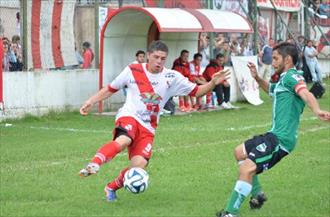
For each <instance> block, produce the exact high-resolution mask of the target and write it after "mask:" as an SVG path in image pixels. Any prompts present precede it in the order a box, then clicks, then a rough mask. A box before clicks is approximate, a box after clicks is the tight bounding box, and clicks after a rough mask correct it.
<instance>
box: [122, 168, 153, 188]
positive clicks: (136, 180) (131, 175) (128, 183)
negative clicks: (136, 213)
mask: <svg viewBox="0 0 330 217" xmlns="http://www.w3.org/2000/svg"><path fill="white" fill-rule="evenodd" d="M148 180H149V175H148V173H147V172H146V171H145V170H144V169H141V168H138V167H133V168H131V169H129V170H127V171H126V173H125V175H124V188H125V189H126V190H128V191H129V192H132V193H134V194H139V193H142V192H144V191H145V190H146V189H147V188H148Z"/></svg>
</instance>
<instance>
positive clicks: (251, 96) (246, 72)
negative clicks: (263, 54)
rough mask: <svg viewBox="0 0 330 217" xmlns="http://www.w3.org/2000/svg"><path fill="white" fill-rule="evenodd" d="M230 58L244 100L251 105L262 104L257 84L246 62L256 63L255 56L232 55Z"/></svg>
mask: <svg viewBox="0 0 330 217" xmlns="http://www.w3.org/2000/svg"><path fill="white" fill-rule="evenodd" d="M231 60H232V63H233V67H234V72H235V75H236V78H237V83H238V86H239V88H240V90H241V92H242V93H243V95H244V97H245V98H246V100H247V101H248V102H249V103H251V104H252V105H260V104H262V103H263V101H262V100H261V99H260V96H259V85H258V83H257V82H256V81H255V80H254V78H253V77H252V76H251V73H250V69H249V68H248V67H247V64H248V62H252V63H254V64H255V65H256V66H257V65H258V63H257V56H232V57H231Z"/></svg>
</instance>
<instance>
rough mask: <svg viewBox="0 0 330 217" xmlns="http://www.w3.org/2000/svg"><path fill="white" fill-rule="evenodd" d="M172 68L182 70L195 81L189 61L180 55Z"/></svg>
mask: <svg viewBox="0 0 330 217" xmlns="http://www.w3.org/2000/svg"><path fill="white" fill-rule="evenodd" d="M172 69H173V70H175V71H178V72H180V73H181V74H182V75H183V76H184V77H186V78H188V79H189V81H194V78H193V77H192V76H191V73H190V69H189V63H184V62H182V61H181V59H180V57H179V58H177V59H176V60H174V62H173V66H172Z"/></svg>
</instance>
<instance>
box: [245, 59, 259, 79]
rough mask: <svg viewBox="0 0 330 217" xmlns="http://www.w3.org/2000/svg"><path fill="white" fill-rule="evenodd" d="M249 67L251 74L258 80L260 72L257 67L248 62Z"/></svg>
mask: <svg viewBox="0 0 330 217" xmlns="http://www.w3.org/2000/svg"><path fill="white" fill-rule="evenodd" d="M247 67H249V69H250V73H251V75H252V77H253V78H254V79H257V78H258V72H257V67H256V65H254V63H251V62H248V64H247Z"/></svg>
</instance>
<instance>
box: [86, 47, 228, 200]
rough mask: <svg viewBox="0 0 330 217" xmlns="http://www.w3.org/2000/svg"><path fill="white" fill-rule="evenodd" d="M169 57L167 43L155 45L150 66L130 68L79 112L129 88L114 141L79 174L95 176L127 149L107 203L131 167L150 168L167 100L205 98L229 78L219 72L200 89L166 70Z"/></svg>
mask: <svg viewBox="0 0 330 217" xmlns="http://www.w3.org/2000/svg"><path fill="white" fill-rule="evenodd" d="M167 54H168V48H167V45H166V44H164V43H163V42H161V41H154V42H152V43H151V44H150V46H149V48H148V52H147V57H148V64H146V63H142V64H131V65H129V66H127V67H126V68H125V69H124V70H123V71H122V72H121V73H120V74H119V76H118V77H117V78H116V79H115V80H114V81H112V82H111V84H110V85H108V86H107V87H104V88H103V89H101V90H100V91H99V92H98V93H96V94H95V95H94V96H92V97H90V98H89V99H88V100H87V101H86V102H85V103H84V105H83V106H82V107H81V109H80V113H81V114H82V115H87V114H88V112H89V111H90V109H91V108H92V106H93V105H94V104H96V103H97V102H100V101H102V100H104V99H106V98H108V97H111V96H112V95H113V94H114V93H115V92H117V91H118V90H119V89H121V88H123V87H127V97H126V101H125V104H124V105H123V107H122V108H121V109H120V110H119V111H118V113H117V116H116V123H115V129H114V131H113V140H112V141H110V142H109V143H106V144H104V145H103V146H102V147H101V148H100V149H99V150H98V151H97V153H96V155H95V156H94V158H93V159H92V160H91V162H90V163H89V164H88V165H87V166H86V167H85V168H84V169H82V170H81V171H80V175H81V176H83V177H84V176H89V175H92V174H95V173H97V172H98V170H99V168H100V166H101V165H102V164H103V163H105V162H108V161H110V160H112V159H113V158H114V157H115V156H116V155H117V154H118V153H119V152H121V151H122V150H124V149H125V148H127V149H128V155H129V156H128V157H129V160H130V163H129V166H128V167H127V168H124V169H123V170H122V171H121V172H120V173H119V176H118V177H117V178H116V179H115V180H114V181H112V182H109V183H108V184H107V185H106V187H105V192H106V196H107V200H108V201H114V200H116V198H117V197H116V190H118V189H120V188H122V186H123V177H124V174H125V172H126V171H127V170H128V169H129V168H132V167H139V168H143V169H144V168H145V167H146V166H147V164H148V161H149V159H150V158H151V153H152V144H153V140H154V134H155V130H156V128H157V124H158V121H159V117H160V111H161V109H162V108H163V107H164V105H165V103H166V102H167V100H168V99H169V98H170V97H172V96H175V95H191V96H197V97H199V96H202V95H204V94H206V93H207V92H209V91H210V90H212V89H213V88H214V87H215V85H217V84H219V83H221V82H223V81H224V80H226V79H228V77H229V75H230V73H229V72H228V71H221V72H217V73H215V74H214V76H213V78H212V80H211V81H210V82H208V83H206V84H204V85H200V86H197V85H196V84H194V83H192V82H190V81H189V80H188V79H187V78H185V77H184V76H183V75H181V74H180V73H179V72H177V71H174V70H171V69H167V68H165V67H164V64H165V61H166V58H167Z"/></svg>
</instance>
